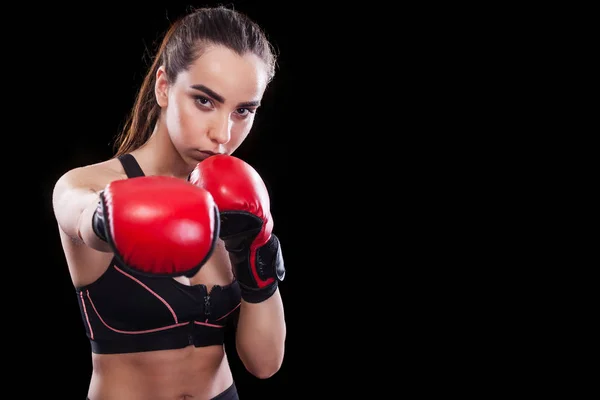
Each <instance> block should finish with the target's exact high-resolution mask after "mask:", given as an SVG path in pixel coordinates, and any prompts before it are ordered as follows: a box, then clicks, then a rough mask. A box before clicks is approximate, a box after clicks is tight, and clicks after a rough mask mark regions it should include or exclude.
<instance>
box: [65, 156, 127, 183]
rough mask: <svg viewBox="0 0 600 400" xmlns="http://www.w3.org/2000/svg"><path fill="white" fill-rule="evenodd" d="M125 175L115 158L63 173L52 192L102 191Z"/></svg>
mask: <svg viewBox="0 0 600 400" xmlns="http://www.w3.org/2000/svg"><path fill="white" fill-rule="evenodd" d="M126 177H127V175H126V174H125V171H124V170H123V167H122V165H121V163H120V161H119V160H118V159H116V158H111V159H109V160H105V161H101V162H98V163H94V164H88V165H83V166H78V167H74V168H72V169H69V170H67V171H65V172H64V173H63V174H62V175H61V176H60V177H59V178H58V179H57V180H56V182H55V184H54V191H60V190H61V189H69V188H86V189H89V190H93V191H98V190H101V189H103V188H104V187H105V186H106V185H107V184H108V183H110V182H112V181H114V180H117V179H124V178H126Z"/></svg>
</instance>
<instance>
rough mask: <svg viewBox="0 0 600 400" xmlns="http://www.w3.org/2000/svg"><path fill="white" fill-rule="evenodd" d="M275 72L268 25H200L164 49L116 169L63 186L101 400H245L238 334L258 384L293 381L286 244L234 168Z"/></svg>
mask: <svg viewBox="0 0 600 400" xmlns="http://www.w3.org/2000/svg"><path fill="white" fill-rule="evenodd" d="M274 71H275V54H274V52H273V51H272V46H271V45H270V43H269V42H268V41H267V39H266V37H265V34H264V32H263V31H262V29H261V28H260V27H259V26H258V25H257V24H256V23H255V22H253V21H252V20H250V19H249V18H247V17H246V16H245V15H243V14H241V13H239V12H236V11H234V10H232V9H228V8H225V7H214V8H200V9H197V10H195V11H193V12H190V13H189V14H187V15H185V16H184V17H182V18H181V19H179V20H178V21H176V22H175V23H174V24H173V25H172V27H171V28H170V29H169V30H168V32H167V33H166V35H165V36H164V39H163V41H162V43H161V45H160V47H159V49H158V53H157V54H156V56H155V58H154V62H153V64H152V66H151V68H150V70H149V71H148V74H147V75H146V77H145V79H144V81H143V84H142V86H141V88H140V91H139V93H138V97H137V99H136V101H135V104H134V107H133V109H132V113H131V117H130V119H129V120H128V123H127V124H126V126H125V129H124V130H123V132H122V133H121V135H120V136H119V137H118V142H117V143H118V150H117V152H116V154H115V157H114V158H111V159H109V160H106V161H103V162H99V163H96V164H92V165H87V166H83V167H77V168H73V169H72V170H69V171H67V172H66V173H65V174H64V175H62V176H61V177H60V178H59V179H58V181H57V182H56V184H55V187H54V192H53V205H54V212H55V217H56V220H57V222H58V226H59V232H60V237H61V241H62V245H63V249H64V254H65V257H66V260H67V264H68V268H69V271H70V274H71V277H72V281H73V284H74V286H75V289H76V293H77V299H78V302H79V306H80V309H81V315H82V319H83V323H84V326H85V329H86V332H87V336H88V338H89V339H90V343H91V350H92V362H93V372H92V377H91V382H90V385H89V391H88V398H89V399H91V400H104V399H108V400H138V399H139V400H153V399H157V400H158V399H165V400H167V399H168V400H175V399H181V400H183V399H194V400H199V399H222V400H225V399H238V395H237V390H236V387H235V383H234V379H233V376H232V373H231V370H230V367H229V365H228V361H227V357H226V353H225V350H224V346H223V338H224V336H223V330H224V327H225V326H226V325H228V324H229V323H230V322H231V323H234V324H235V327H236V341H235V343H236V349H237V352H238V354H239V357H240V360H241V361H242V362H243V364H244V366H245V367H246V369H247V370H248V371H249V372H250V373H252V374H253V375H255V376H257V377H259V378H268V377H270V376H272V375H273V374H274V373H276V372H277V371H278V369H279V368H280V366H281V364H282V361H283V356H284V343H285V338H286V325H285V319H284V310H283V305H282V301H281V297H280V294H279V290H278V286H277V282H278V281H279V280H281V279H283V261H282V258H281V251H280V248H279V242H278V240H277V239H276V237H275V236H274V235H272V234H271V230H272V228H273V220H272V218H271V216H270V214H269V209H268V195H267V193H266V190H264V185H262V182H261V181H260V177H258V176H257V174H256V171H254V170H253V169H252V168H251V167H250V166H248V165H246V164H245V163H244V162H242V161H241V160H239V159H237V158H235V157H233V156H231V154H232V153H233V152H234V151H235V150H236V149H237V148H238V147H239V146H240V144H241V143H242V142H243V141H244V139H245V138H246V137H247V135H248V134H249V132H250V130H251V128H252V125H253V121H254V116H255V113H256V111H257V109H258V108H259V106H260V103H261V99H262V96H263V94H264V92H265V89H266V88H267V85H268V84H269V83H270V82H271V80H272V79H273V76H274ZM228 185H230V186H228ZM231 185H235V188H234V187H233V186H231ZM248 204H250V205H251V207H249V208H248ZM248 215H251V218H249V219H248ZM244 218H245V219H244ZM249 224H250V225H252V226H250V225H249Z"/></svg>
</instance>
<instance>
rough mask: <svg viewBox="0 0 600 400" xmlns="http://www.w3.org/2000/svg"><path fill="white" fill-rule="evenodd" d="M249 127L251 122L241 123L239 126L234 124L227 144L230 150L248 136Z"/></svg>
mask: <svg viewBox="0 0 600 400" xmlns="http://www.w3.org/2000/svg"><path fill="white" fill-rule="evenodd" d="M251 128H252V124H241V125H240V126H235V127H234V128H233V130H232V132H231V140H230V141H229V143H228V144H227V146H228V149H229V150H230V151H233V150H235V149H237V148H238V147H239V146H240V145H241V144H242V142H243V141H244V140H245V139H246V137H248V134H249V133H250V129H251Z"/></svg>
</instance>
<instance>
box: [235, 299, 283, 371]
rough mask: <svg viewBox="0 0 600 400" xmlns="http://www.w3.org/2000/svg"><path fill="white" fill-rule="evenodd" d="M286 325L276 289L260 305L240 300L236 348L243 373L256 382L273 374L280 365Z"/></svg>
mask: <svg viewBox="0 0 600 400" xmlns="http://www.w3.org/2000/svg"><path fill="white" fill-rule="evenodd" d="M285 337H286V325H285V315H284V310H283V303H282V301H281V295H280V293H279V289H277V290H276V291H275V293H273V295H272V296H271V297H269V298H268V299H267V300H265V301H263V302H260V303H248V302H246V301H244V300H242V304H241V306H240V315H239V321H238V327H237V333H236V347H237V351H238V354H239V357H240V360H241V361H242V362H243V363H244V366H245V367H246V369H247V370H248V371H249V372H250V373H251V374H253V375H255V376H256V377H258V378H262V379H266V378H269V377H271V376H272V375H273V374H275V373H276V372H277V371H278V370H279V368H280V367H281V364H282V362H283V356H284V350H285Z"/></svg>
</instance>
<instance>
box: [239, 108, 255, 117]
mask: <svg viewBox="0 0 600 400" xmlns="http://www.w3.org/2000/svg"><path fill="white" fill-rule="evenodd" d="M235 111H236V112H237V113H238V114H239V115H241V116H242V117H247V116H248V115H250V114H254V113H255V112H256V110H254V109H250V108H238V109H237V110H235Z"/></svg>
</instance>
